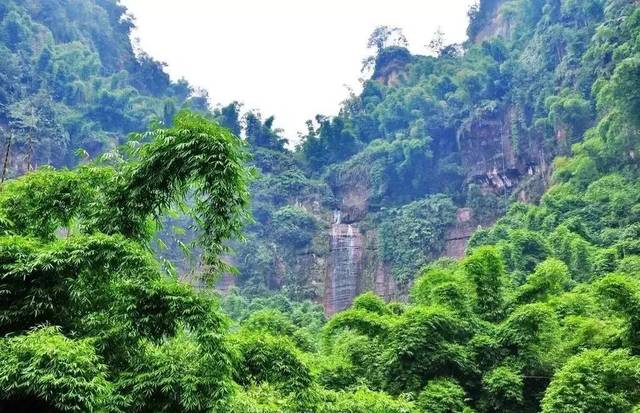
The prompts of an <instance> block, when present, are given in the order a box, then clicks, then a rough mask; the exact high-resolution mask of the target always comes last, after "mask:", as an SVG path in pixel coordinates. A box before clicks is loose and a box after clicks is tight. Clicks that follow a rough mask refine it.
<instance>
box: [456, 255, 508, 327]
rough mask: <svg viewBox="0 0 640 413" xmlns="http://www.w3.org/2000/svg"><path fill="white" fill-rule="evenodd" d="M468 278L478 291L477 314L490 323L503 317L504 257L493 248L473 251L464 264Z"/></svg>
mask: <svg viewBox="0 0 640 413" xmlns="http://www.w3.org/2000/svg"><path fill="white" fill-rule="evenodd" d="M463 267H464V271H465V273H466V274H467V277H468V278H469V279H470V280H472V282H473V283H474V285H475V290H476V297H477V298H476V308H475V311H476V313H478V314H480V316H481V317H482V318H484V319H486V320H489V321H497V320H499V319H500V318H501V317H502V311H503V306H504V289H505V287H506V285H505V270H504V265H503V264H502V257H501V256H500V254H499V253H498V251H497V250H496V249H495V248H493V247H481V248H478V249H476V250H474V251H473V253H472V254H471V255H469V256H468V257H467V258H466V259H465V261H464V263H463Z"/></svg>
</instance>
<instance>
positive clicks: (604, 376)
mask: <svg viewBox="0 0 640 413" xmlns="http://www.w3.org/2000/svg"><path fill="white" fill-rule="evenodd" d="M638 368H639V365H638V360H637V358H636V357H631V356H629V355H628V354H627V353H626V352H625V351H624V350H615V351H607V350H603V349H601V350H590V351H585V352H583V353H581V354H579V355H577V356H574V357H573V358H571V359H570V360H569V361H567V363H566V364H565V366H564V367H563V368H562V369H561V370H560V371H559V372H558V373H557V374H556V376H555V377H554V378H553V380H552V381H551V384H549V389H548V390H547V393H546V395H545V397H544V400H543V401H542V411H543V412H545V413H546V412H593V413H598V412H629V411H631V409H632V408H633V406H634V405H636V404H637V403H638V402H639V401H640V400H639V398H640V395H639V394H638V390H637V389H638Z"/></svg>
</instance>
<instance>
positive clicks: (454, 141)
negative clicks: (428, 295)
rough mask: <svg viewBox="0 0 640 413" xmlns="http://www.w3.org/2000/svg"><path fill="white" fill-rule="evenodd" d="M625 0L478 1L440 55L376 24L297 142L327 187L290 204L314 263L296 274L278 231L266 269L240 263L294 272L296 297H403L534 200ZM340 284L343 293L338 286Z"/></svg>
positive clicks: (588, 98)
mask: <svg viewBox="0 0 640 413" xmlns="http://www.w3.org/2000/svg"><path fill="white" fill-rule="evenodd" d="M633 8H634V5H633V4H632V3H629V2H623V1H619V2H603V1H596V0H593V1H591V0H590V1H581V2H560V1H552V0H549V1H543V0H537V1H530V2H529V1H527V2H521V1H515V0H509V1H482V2H480V3H479V5H478V6H477V7H476V8H474V9H472V10H471V11H470V18H471V24H470V27H469V36H470V41H469V42H468V43H467V44H465V45H449V46H447V45H440V44H439V43H437V42H435V44H436V45H437V47H436V49H435V50H434V54H435V55H434V56H413V55H411V54H409V53H408V52H407V50H406V49H404V47H402V44H401V42H397V40H398V39H397V37H393V36H391V37H384V33H387V34H389V33H393V30H386V31H385V30H380V31H378V34H377V35H380V33H383V35H382V36H383V37H382V38H377V39H372V40H373V41H372V42H371V43H372V44H378V45H379V46H380V47H379V49H377V50H376V54H375V56H373V57H372V58H371V59H369V61H370V62H373V64H374V66H373V68H372V76H371V78H370V80H368V81H366V82H365V83H364V88H363V92H362V93H361V94H360V95H358V96H352V97H351V98H350V99H349V100H348V101H347V102H345V104H344V106H343V107H342V110H341V113H340V115H339V116H337V117H334V118H326V117H322V116H318V117H317V119H316V122H313V123H311V122H310V124H309V131H308V133H307V134H306V135H305V136H304V137H303V141H302V142H301V144H300V146H299V147H298V148H297V150H296V154H295V156H296V158H297V159H298V160H299V161H300V164H299V165H300V166H299V168H301V169H303V170H304V171H305V172H306V174H307V176H310V177H312V178H313V179H314V180H319V181H322V182H324V183H325V184H326V185H327V186H328V187H329V188H330V192H331V194H330V196H325V197H323V198H322V199H324V201H323V200H321V199H316V200H315V202H316V203H315V204H313V205H312V204H308V203H307V204H305V202H302V203H298V204H299V206H300V207H302V208H303V209H304V210H305V212H306V213H308V214H311V215H312V216H313V217H314V219H315V221H316V229H315V230H314V231H312V233H313V234H314V235H313V236H311V237H310V238H309V243H308V245H307V246H305V247H304V248H301V249H298V250H297V252H295V253H293V255H295V256H298V257H300V256H302V255H304V256H306V257H309V256H310V257H311V263H309V265H306V266H304V267H303V268H304V269H303V272H302V273H301V272H300V269H299V267H296V265H297V264H292V265H287V260H283V259H281V258H282V250H283V249H284V250H286V248H287V247H286V245H284V244H286V240H282V241H283V242H282V243H279V242H278V241H277V240H276V241H273V240H272V241H268V242H266V244H263V245H270V247H268V248H267V249H266V250H269V249H270V252H269V253H267V254H266V255H265V256H264V258H265V260H264V261H263V262H262V264H261V267H260V269H259V270H258V269H257V267H255V266H254V267H252V265H253V264H250V265H246V266H245V265H244V264H243V262H245V261H244V260H243V259H241V260H240V262H239V266H240V269H241V273H245V274H246V273H248V272H251V271H253V272H254V273H256V274H260V276H264V274H267V273H271V274H279V275H274V277H275V278H278V279H281V280H282V279H286V280H287V281H286V282H284V284H283V283H282V282H280V283H276V284H277V285H276V288H275V289H276V290H278V289H280V288H281V287H282V286H284V287H285V289H286V287H288V286H291V285H294V284H295V285H301V286H303V287H302V288H298V289H297V290H296V291H297V292H296V293H295V294H293V295H292V296H295V297H297V298H313V299H316V300H320V301H322V302H324V304H325V307H326V308H328V309H330V310H328V312H329V313H331V312H333V311H334V310H339V309H341V308H344V306H345V305H347V304H348V302H350V300H351V299H353V297H354V296H355V294H357V293H361V292H364V291H368V290H371V291H377V292H379V293H380V294H381V295H383V296H384V297H386V298H388V299H392V298H398V297H402V296H404V295H405V293H406V291H407V287H408V286H409V285H410V284H411V281H412V278H413V276H414V274H415V273H416V272H417V271H418V270H419V268H420V267H422V266H424V265H425V264H427V263H428V262H429V261H431V260H433V259H435V258H438V257H440V256H450V257H461V256H462V254H463V253H464V249H465V246H466V243H467V241H468V239H469V237H470V236H471V234H472V232H473V231H474V230H475V229H476V228H478V227H479V226H487V225H490V224H491V223H493V222H494V221H495V220H496V219H497V218H498V217H500V216H501V215H502V214H503V213H504V211H505V210H506V208H507V206H508V205H509V203H511V202H514V201H520V202H530V203H536V202H537V201H538V200H539V199H540V197H541V195H542V193H543V192H544V190H545V188H546V187H548V185H549V180H550V174H551V164H552V161H553V159H554V157H555V156H557V155H566V154H569V153H570V152H571V146H572V145H573V144H575V143H577V142H580V141H581V140H582V138H583V135H584V132H585V131H586V130H587V129H588V128H589V127H591V126H593V125H594V122H595V119H596V117H597V116H596V102H595V94H594V92H593V91H592V85H593V84H594V81H595V80H596V78H597V77H598V76H602V75H605V74H607V73H610V72H611V70H612V54H611V52H610V51H607V50H604V49H602V48H601V47H599V46H597V45H598V44H599V43H605V44H612V45H615V44H617V42H618V41H619V39H617V38H615V37H613V38H610V37H609V36H610V35H609V34H608V32H607V31H608V30H610V29H609V24H610V23H609V22H610V21H612V20H614V21H615V20H616V19H618V20H619V19H622V18H624V16H627V15H629V14H630V12H631V10H633ZM269 179H270V180H272V181H278V180H279V178H278V177H277V176H276V175H275V174H274V175H271V177H270V178H269ZM272 188H274V187H273V186H271V187H270V190H271V189H272ZM289 195H294V194H289ZM436 195H437V196H436ZM286 198H287V196H285V197H284V198H283V199H286ZM289 201H290V203H291V202H298V201H299V200H298V199H297V197H296V196H293V197H291V196H290V197H289ZM318 208H319V209H318ZM335 214H338V215H340V217H341V222H340V223H341V225H350V226H351V231H352V233H353V234H354V243H355V245H358V248H357V253H355V254H354V259H355V260H356V263H355V264H354V263H353V262H351V263H349V261H348V260H346V259H345V258H344V257H343V255H344V254H345V252H344V251H345V250H344V248H342V247H337V248H336V247H332V245H334V244H336V243H338V244H340V242H338V241H336V237H334V236H333V235H332V234H336V233H338V234H343V233H346V231H347V230H343V229H341V227H336V226H335V222H334V220H333V216H334V215H335ZM264 224H265V225H266V226H268V225H271V223H270V221H268V220H267V221H265V222H264ZM345 237H346V238H348V236H342V235H340V236H338V237H337V239H338V240H339V241H342V240H343V238H345ZM258 238H259V237H258ZM408 240H410V241H408ZM262 241H264V238H262V239H260V240H259V242H262ZM403 241H404V242H403ZM340 245H341V244H340ZM266 250H265V251H266ZM301 254H302V255H301ZM307 259H308V258H307ZM294 261H295V260H294ZM338 262H342V263H343V264H336V263H338ZM276 264H277V265H276ZM336 266H338V268H336ZM347 267H348V268H347ZM345 277H347V279H345ZM272 278H273V277H272ZM252 282H255V279H254V280H253V281H252ZM258 283H260V281H258ZM240 285H241V286H242V285H243V283H240ZM336 285H337V286H345V287H344V294H346V297H345V296H344V295H343V293H342V292H341V293H339V294H336V293H334V288H333V286H336ZM266 289H267V290H269V289H271V290H273V288H270V287H267V288H266ZM262 291H264V290H262ZM300 294H302V295H300ZM338 296H339V297H340V298H336V297H338Z"/></svg>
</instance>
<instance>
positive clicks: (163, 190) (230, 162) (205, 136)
mask: <svg viewBox="0 0 640 413" xmlns="http://www.w3.org/2000/svg"><path fill="white" fill-rule="evenodd" d="M149 137H150V138H151V139H152V141H151V142H150V143H149V144H146V145H142V146H141V147H140V148H139V149H138V150H137V151H136V154H135V155H136V158H137V161H136V162H134V163H131V164H129V165H128V166H127V167H126V168H125V170H124V172H123V174H122V178H121V184H120V186H119V187H118V188H117V192H114V193H112V195H111V196H110V200H111V203H112V205H113V206H114V207H115V210H114V211H113V212H112V215H111V216H108V217H107V216H105V217H103V222H102V223H101V224H102V225H101V227H102V228H103V229H104V230H105V231H106V232H119V233H123V234H124V235H126V236H131V237H134V238H139V237H141V236H144V228H143V227H142V224H143V222H144V219H145V218H147V217H149V216H151V215H152V214H153V215H154V216H156V217H157V216H159V215H160V214H162V212H164V211H166V210H167V209H168V208H170V207H171V206H172V205H173V204H174V203H176V202H182V201H184V200H185V197H186V196H187V194H188V193H190V192H191V191H192V192H193V195H194V203H195V206H194V208H193V212H192V213H193V216H194V219H195V220H196V223H197V226H198V229H199V230H200V242H201V244H202V245H203V246H204V247H205V250H206V251H207V260H208V261H207V262H208V263H209V264H210V265H211V266H212V270H213V271H217V270H220V269H223V268H225V267H226V266H225V265H224V264H223V263H222V262H221V261H220V254H222V253H223V252H224V251H226V247H225V245H224V241H225V240H227V239H228V238H231V237H234V236H240V231H241V229H242V225H243V224H244V223H245V222H246V221H247V220H248V212H247V207H248V202H249V194H248V184H249V179H250V177H251V173H250V171H249V169H247V168H246V166H245V161H246V160H247V154H246V152H245V150H244V148H243V143H242V141H241V140H240V139H239V138H237V137H235V136H233V135H232V134H231V132H229V131H228V130H227V129H224V128H222V127H221V126H218V125H216V124H214V123H212V122H209V121H207V120H206V119H205V118H204V117H202V116H199V115H195V114H192V113H189V112H181V113H179V114H178V115H177V116H176V117H175V119H174V126H173V127H172V128H168V129H163V128H159V129H155V130H153V131H151V132H149Z"/></svg>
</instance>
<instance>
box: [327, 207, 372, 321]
mask: <svg viewBox="0 0 640 413" xmlns="http://www.w3.org/2000/svg"><path fill="white" fill-rule="evenodd" d="M334 217H335V218H334V222H333V224H332V225H331V233H330V238H329V242H330V250H329V256H328V259H327V269H326V277H325V294H324V300H323V303H324V310H325V313H326V314H327V315H332V314H335V313H336V312H338V311H342V310H344V309H345V308H347V307H349V306H350V305H351V303H352V301H353V298H354V297H355V296H356V294H357V292H358V278H359V277H360V275H361V273H362V248H363V238H362V234H361V233H360V231H359V229H358V228H357V227H356V226H354V225H352V224H343V223H342V222H341V213H340V211H336V213H335V215H334Z"/></svg>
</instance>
